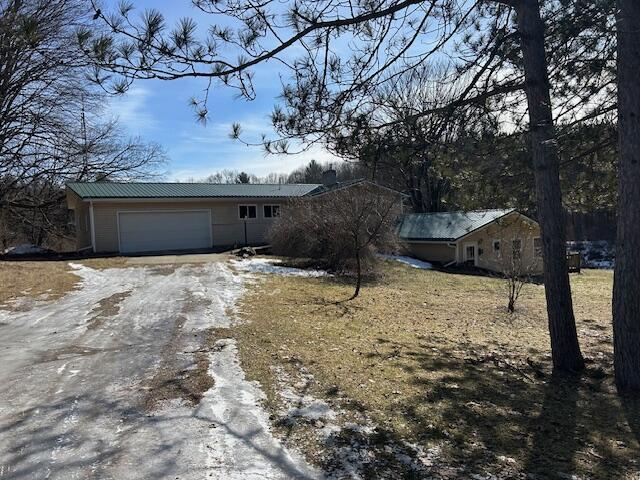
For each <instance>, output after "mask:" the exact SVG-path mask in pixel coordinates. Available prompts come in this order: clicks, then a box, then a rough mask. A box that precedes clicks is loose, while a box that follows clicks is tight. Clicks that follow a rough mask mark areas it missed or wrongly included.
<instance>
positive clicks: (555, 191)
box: [516, 0, 584, 371]
mask: <svg viewBox="0 0 640 480" xmlns="http://www.w3.org/2000/svg"><path fill="white" fill-rule="evenodd" d="M516 11H517V21H518V30H519V33H520V38H521V39H520V43H521V48H522V57H523V60H524V75H525V84H526V95H527V104H528V107H529V128H530V136H531V153H532V155H533V169H534V175H535V183H536V200H537V207H538V218H539V222H540V229H541V236H542V244H543V259H544V285H545V295H546V300H547V314H548V317H549V333H550V335H551V352H552V358H553V367H554V369H555V370H565V371H575V370H581V369H582V368H584V361H583V359H582V354H581V352H580V346H579V344H578V336H577V333H576V323H575V318H574V316H573V303H572V300H571V286H570V284H569V272H568V269H567V260H566V252H565V233H564V222H563V213H562V211H563V210H562V194H561V191H560V172H559V163H558V151H557V145H556V139H555V130H554V125H553V116H552V112H551V95H550V91H549V90H550V87H549V77H548V74H547V62H546V58H545V50H544V24H543V22H542V19H541V18H540V6H539V4H538V0H520V1H519V2H518V3H517V6H516Z"/></svg>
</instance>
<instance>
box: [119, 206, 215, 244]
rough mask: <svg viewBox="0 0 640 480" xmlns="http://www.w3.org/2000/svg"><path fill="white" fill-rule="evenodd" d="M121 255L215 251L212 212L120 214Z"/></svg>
mask: <svg viewBox="0 0 640 480" xmlns="http://www.w3.org/2000/svg"><path fill="white" fill-rule="evenodd" d="M118 228H119V232H120V251H121V252H123V253H134V252H156V251H157V252H159V251H164V250H192V249H198V248H210V247H211V243H212V242H211V222H210V216H209V211H208V210H192V211H180V212H168V211H163V212H153V211H149V212H120V213H119V214H118Z"/></svg>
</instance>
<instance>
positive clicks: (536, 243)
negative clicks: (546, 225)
mask: <svg viewBox="0 0 640 480" xmlns="http://www.w3.org/2000/svg"><path fill="white" fill-rule="evenodd" d="M533 254H534V255H535V256H536V257H541V256H542V240H541V239H540V237H535V238H534V239H533Z"/></svg>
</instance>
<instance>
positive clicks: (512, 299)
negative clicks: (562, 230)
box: [497, 228, 542, 313]
mask: <svg viewBox="0 0 640 480" xmlns="http://www.w3.org/2000/svg"><path fill="white" fill-rule="evenodd" d="M532 238H533V237H531V236H530V235H522V233H519V234H518V235H514V234H513V230H510V229H509V228H503V229H501V231H500V233H499V234H498V235H497V241H499V242H500V243H499V245H500V247H499V248H500V249H499V253H498V255H499V264H500V270H501V273H502V275H503V277H504V279H505V289H506V293H507V310H508V311H509V312H510V313H513V312H515V310H516V303H517V302H518V299H519V298H520V293H522V289H523V288H524V286H525V285H526V284H528V283H531V281H532V279H533V277H534V275H535V274H536V273H538V272H539V271H540V267H541V260H542V250H541V249H540V248H539V247H538V246H537V245H534V244H533V240H532ZM536 250H537V251H536ZM526 252H534V253H533V257H531V256H530V255H528V254H527V253H526Z"/></svg>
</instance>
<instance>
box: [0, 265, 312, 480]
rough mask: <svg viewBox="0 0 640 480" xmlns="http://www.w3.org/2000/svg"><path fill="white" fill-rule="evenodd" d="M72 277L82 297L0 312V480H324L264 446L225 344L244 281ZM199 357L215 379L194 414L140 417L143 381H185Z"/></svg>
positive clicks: (168, 275)
mask: <svg viewBox="0 0 640 480" xmlns="http://www.w3.org/2000/svg"><path fill="white" fill-rule="evenodd" d="M72 266H73V268H74V269H75V271H76V273H77V274H78V275H79V276H81V278H82V282H81V285H80V286H79V288H78V289H77V290H75V291H73V292H71V293H69V294H68V295H66V296H65V297H63V298H61V299H59V300H56V301H54V302H47V301H39V302H36V303H34V304H33V305H31V306H30V309H27V311H0V329H1V334H0V363H1V364H2V368H1V369H0V431H1V432H2V434H1V435H0V479H5V478H7V479H9V478H10V479H30V478H51V479H65V480H66V479H70V478H118V479H161V478H162V479H164V478H170V479H174V478H180V479H185V480H189V479H193V480H195V479H204V478H207V479H209V478H212V479H286V478H297V479H298V478H300V479H305V478H317V477H319V476H320V475H319V474H318V472H317V471H316V470H314V469H313V468H312V467H310V466H309V465H308V464H307V463H306V462H305V461H304V459H302V457H300V456H299V455H297V454H296V453H295V452H294V451H291V449H287V448H285V447H283V445H282V443H281V442H280V441H279V440H278V439H277V438H275V437H274V436H273V435H272V434H271V431H270V421H269V416H268V414H267V413H266V411H265V410H264V409H263V407H262V405H261V400H262V398H263V394H262V392H261V390H260V387H259V385H258V384H257V383H254V382H250V381H247V380H246V379H245V378H244V373H243V371H242V368H241V366H240V363H239V360H238V355H237V350H236V347H235V343H234V341H233V340H230V339H225V338H224V336H223V334H221V333H220V332H223V331H224V330H221V329H224V328H225V327H229V326H230V325H232V324H233V323H234V316H233V311H234V309H235V305H236V302H237V300H238V299H239V298H240V297H241V295H242V294H243V293H244V291H245V288H246V281H247V280H248V279H249V278H251V274H250V273H245V272H244V271H242V270H240V273H238V272H237V271H234V269H232V268H230V266H229V265H228V264H227V263H225V262H210V263H204V264H200V265H181V266H175V269H172V268H168V269H167V268H166V267H163V268H158V267H149V266H135V267H127V268H117V269H106V270H95V269H92V268H89V267H86V266H83V265H79V264H78V265H72ZM210 328H215V329H216V332H217V333H216V336H217V338H218V340H217V342H216V343H215V345H213V348H211V345H210V344H209V343H208V342H207V338H208V329H210ZM195 352H201V353H200V354H204V355H206V356H207V357H208V359H209V373H210V375H211V376H212V377H213V379H214V386H213V387H212V388H211V389H209V390H208V391H206V392H205V393H204V396H203V398H202V400H201V401H200V402H199V404H198V405H195V406H192V405H190V404H188V403H186V402H185V401H183V400H181V399H180V398H173V399H171V400H164V401H162V400H161V402H160V404H159V405H158V406H157V407H156V408H154V409H152V410H148V409H147V408H145V407H144V405H145V399H146V398H147V396H148V394H149V392H150V390H151V389H153V388H154V387H152V386H150V385H151V384H150V379H152V378H154V376H155V375H157V374H158V372H162V370H163V369H164V368H167V365H172V362H174V363H176V364H177V367H176V368H177V372H179V375H186V374H187V373H188V372H189V371H191V370H192V369H194V368H195V367H196V364H195V357H194V355H195ZM172 381H179V378H173V379H172Z"/></svg>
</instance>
